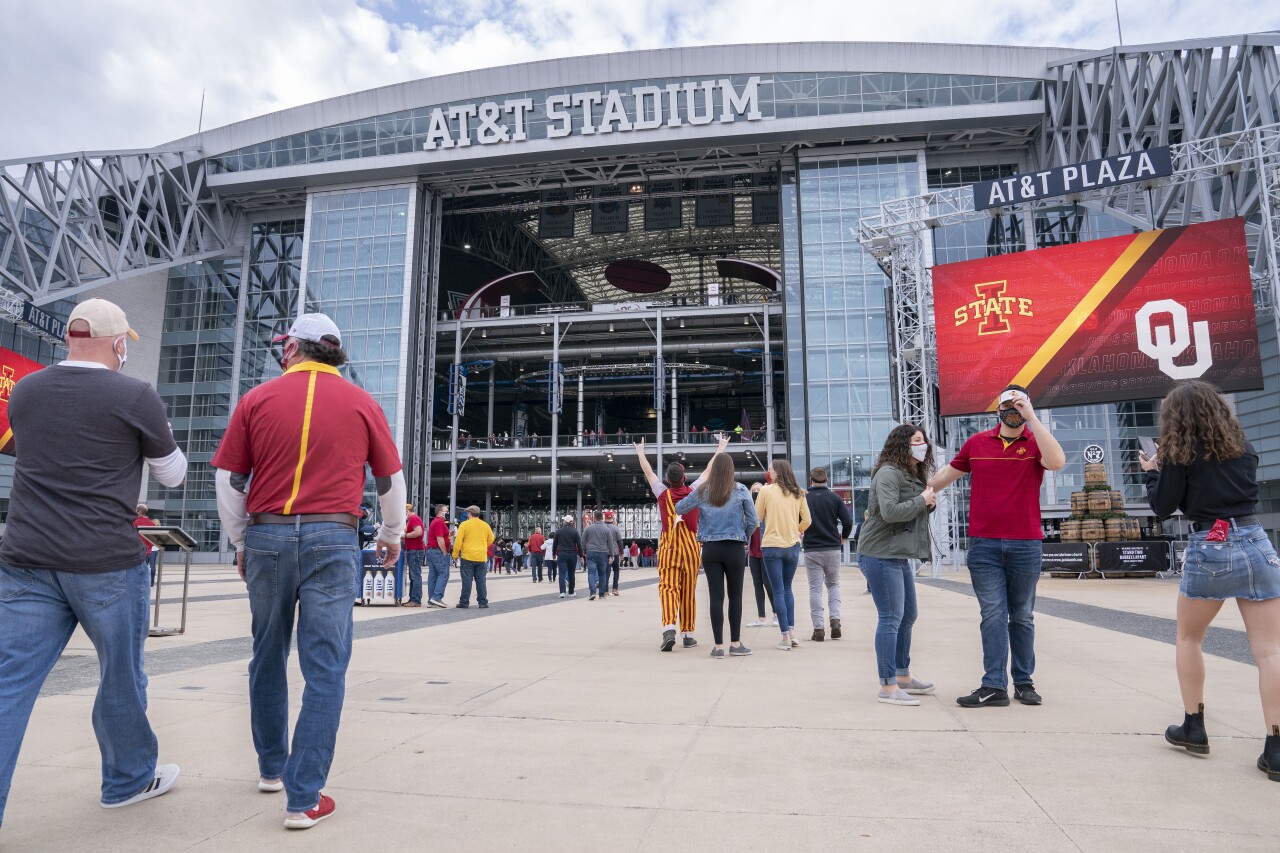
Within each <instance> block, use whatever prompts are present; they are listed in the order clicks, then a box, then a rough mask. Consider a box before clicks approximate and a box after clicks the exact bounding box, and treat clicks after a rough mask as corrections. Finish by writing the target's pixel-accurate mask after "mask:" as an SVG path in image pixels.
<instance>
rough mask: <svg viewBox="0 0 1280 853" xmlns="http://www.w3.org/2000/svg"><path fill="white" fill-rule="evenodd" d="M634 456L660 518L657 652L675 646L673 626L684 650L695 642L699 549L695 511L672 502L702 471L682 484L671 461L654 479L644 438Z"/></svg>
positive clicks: (682, 477) (722, 443)
mask: <svg viewBox="0 0 1280 853" xmlns="http://www.w3.org/2000/svg"><path fill="white" fill-rule="evenodd" d="M726 444H728V441H727V440H724V439H722V440H721V441H720V446H719V447H718V448H717V449H716V452H715V456H712V457H711V459H712V461H713V462H714V461H715V458H716V456H719V455H720V454H721V453H723V452H724V448H725V445H726ZM636 456H637V457H638V458H639V459H640V470H641V471H643V472H644V478H645V482H647V483H648V484H649V489H650V490H651V491H652V492H653V496H654V497H655V498H657V499H658V514H659V516H660V517H661V520H662V535H661V536H660V537H659V538H658V598H659V600H660V601H661V602H662V645H660V646H659V647H658V648H659V651H664V652H669V651H671V650H672V649H673V648H675V645H676V627H677V623H678V624H679V628H680V632H681V633H682V634H684V637H683V640H682V642H681V645H682V646H683V647H684V648H686V649H688V648H692V647H694V646H696V645H698V641H697V640H695V639H694V638H693V628H694V622H695V618H696V616H697V607H696V604H695V601H694V590H695V588H696V587H697V583H698V567H699V565H701V563H702V552H701V549H700V548H699V547H698V539H697V536H698V511H697V510H696V509H695V510H693V511H691V512H689V513H687V514H684V515H682V514H681V513H679V512H677V511H676V502H677V501H679V500H681V499H683V498H684V497H685V496H686V495H688V494H689V493H690V492H691V491H693V490H694V489H695V488H697V487H698V486H700V485H702V481H703V478H705V477H706V474H705V473H704V474H703V476H702V477H699V478H698V479H697V480H695V481H694V482H693V485H692V486H690V485H687V484H686V483H685V470H684V465H682V464H680V463H679V462H672V463H671V464H670V465H668V466H667V471H666V475H667V476H666V480H665V482H664V481H662V480H659V479H658V475H657V474H655V473H654V472H653V467H652V466H651V465H650V464H649V459H648V457H646V456H645V455H644V439H640V441H639V442H637V443H636Z"/></svg>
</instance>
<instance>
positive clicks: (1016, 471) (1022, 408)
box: [929, 385, 1067, 708]
mask: <svg viewBox="0 0 1280 853" xmlns="http://www.w3.org/2000/svg"><path fill="white" fill-rule="evenodd" d="M996 417H997V418H999V419H1000V425H999V426H998V427H996V428H995V429H992V430H988V431H986V432H980V433H978V434H977V435H975V436H973V437H972V438H970V439H969V440H968V441H966V442H965V443H964V446H963V447H961V448H960V452H959V453H958V454H956V457H955V458H954V459H952V460H951V464H949V465H946V466H944V467H943V469H942V470H941V471H939V472H938V473H937V474H934V475H933V478H932V479H931V480H930V481H929V487H930V488H931V489H933V490H934V491H935V492H936V491H941V490H942V489H944V488H946V487H947V486H949V485H951V484H952V483H954V482H955V481H956V480H958V479H960V478H961V477H962V476H964V475H965V474H972V478H971V480H970V483H969V488H970V492H969V558H968V563H969V581H970V582H971V583H972V584H973V593H974V595H975V596H976V597H977V599H978V607H979V609H980V610H981V613H982V662H983V668H984V670H985V673H984V675H983V676H982V684H981V686H980V687H978V689H977V690H975V691H973V692H972V693H970V694H969V695H968V696H961V697H960V698H959V699H957V700H956V702H957V703H958V704H959V705H960V706H961V707H964V708H982V707H984V706H995V707H999V706H1004V705H1008V704H1009V692H1008V686H1009V672H1008V669H1009V666H1010V657H1011V656H1012V668H1013V687H1014V696H1015V698H1017V700H1018V701H1019V702H1021V703H1022V704H1024V705H1039V704H1040V702H1041V698H1040V694H1039V693H1037V692H1036V688H1035V684H1034V683H1033V682H1032V680H1031V676H1032V673H1033V672H1034V671H1035V667H1036V651H1035V624H1034V622H1033V617H1032V610H1033V609H1034V607H1035V603H1036V584H1037V583H1038V582H1039V580H1040V561H1041V540H1042V539H1043V536H1044V534H1043V532H1042V530H1041V526H1040V484H1041V481H1042V480H1043V479H1044V472H1045V471H1046V470H1047V471H1058V470H1060V469H1061V468H1062V467H1063V466H1065V465H1066V464H1067V457H1066V454H1065V453H1063V451H1062V445H1060V444H1058V440H1057V439H1055V438H1054V437H1053V436H1052V435H1050V433H1049V430H1048V428H1047V427H1046V426H1045V425H1044V424H1042V423H1041V422H1040V419H1039V418H1037V417H1036V410H1035V408H1033V407H1032V405H1031V398H1030V397H1029V396H1027V389H1025V388H1023V387H1022V386H1020V385H1010V386H1008V387H1007V388H1005V389H1004V391H1003V392H1001V394H1000V397H999V399H998V401H997V409H996Z"/></svg>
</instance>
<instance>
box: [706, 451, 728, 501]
mask: <svg viewBox="0 0 1280 853" xmlns="http://www.w3.org/2000/svg"><path fill="white" fill-rule="evenodd" d="M735 485H737V484H736V483H735V482H734V480H733V460H732V459H731V458H729V454H727V453H720V454H717V455H716V456H715V457H713V458H712V460H711V466H710V467H709V468H707V479H706V481H705V482H704V483H703V484H702V485H701V486H699V487H698V497H700V498H702V499H703V500H704V501H706V502H707V503H709V504H711V505H712V506H724V505H725V504H727V503H728V502H729V498H730V496H732V495H733V487H734V486H735Z"/></svg>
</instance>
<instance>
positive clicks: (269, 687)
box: [244, 521, 360, 812]
mask: <svg viewBox="0 0 1280 853" xmlns="http://www.w3.org/2000/svg"><path fill="white" fill-rule="evenodd" d="M244 546H245V547H244V553H245V557H244V562H245V578H246V581H247V584H248V587H249V611H250V613H251V614H252V629H253V659H252V660H250V661H249V718H250V724H251V726H252V729H253V745H254V748H255V749H257V751H258V772H259V773H260V774H261V775H262V776H263V778H266V779H279V778H283V779H284V789H285V791H286V793H287V794H288V798H289V803H288V810H289V811H291V812H305V811H307V810H309V809H312V808H315V806H316V805H317V804H318V803H319V802H320V791H321V789H322V788H324V785H325V782H326V781H328V778H329V765H330V764H331V763H332V762H333V748H334V743H335V742H336V741H337V739H338V723H339V722H340V720H341V718H342V702H343V699H344V698H345V696H346V684H347V664H348V663H349V662H350V661H351V633H352V631H351V600H352V599H353V598H354V597H355V595H356V590H355V578H356V568H357V567H358V566H359V565H360V549H359V545H358V544H357V541H356V532H355V531H354V530H352V529H351V528H350V527H347V526H346V525H343V524H338V523H336V522H332V521H314V522H308V523H306V524H299V525H298V526H296V527H295V526H293V525H288V524H251V525H250V526H249V530H248V533H247V535H246V537H245V543H244ZM295 613H296V614H297V622H298V664H299V666H300V667H301V669H302V678H303V680H304V681H305V682H306V686H305V687H304V688H303V691H302V710H301V712H300V713H299V714H298V722H297V723H296V725H295V726H294V730H293V746H292V748H290V745H289V681H288V664H289V641H290V638H291V636H292V634H293V623H294V618H295Z"/></svg>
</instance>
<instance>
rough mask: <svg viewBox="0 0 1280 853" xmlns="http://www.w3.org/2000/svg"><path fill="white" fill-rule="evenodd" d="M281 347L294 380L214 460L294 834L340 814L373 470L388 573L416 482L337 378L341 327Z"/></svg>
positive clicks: (312, 318) (266, 734)
mask: <svg viewBox="0 0 1280 853" xmlns="http://www.w3.org/2000/svg"><path fill="white" fill-rule="evenodd" d="M276 340H277V342H282V343H283V346H284V355H283V358H282V359H281V365H282V366H283V367H284V369H285V372H284V375H283V376H281V377H278V378H276V379H272V380H271V381H270V382H266V383H264V384H262V385H259V386H258V387H257V388H254V389H253V390H251V391H250V392H249V393H247V394H245V395H244V396H243V397H241V398H240V402H239V403H238V404H237V406H236V409H235V411H234V412H233V413H232V415H231V422H230V423H229V424H228V425H227V431H226V434H225V435H224V436H223V438H222V443H221V445H220V446H219V447H218V451H217V453H215V454H214V457H213V462H212V464H213V467H215V468H217V469H218V472H217V479H216V485H217V494H218V515H219V517H220V518H221V520H222V528H223V531H224V533H226V535H227V538H228V539H230V540H231V544H232V545H234V546H235V548H236V565H237V566H238V568H239V570H240V576H241V577H242V578H244V579H245V582H246V583H247V585H248V588H249V609H250V613H251V614H252V631H253V659H252V660H251V661H250V662H249V714H250V721H251V726H252V729H253V745H254V747H255V748H256V749H257V752H258V772H259V773H260V778H259V779H258V790H260V791H279V790H281V789H283V790H285V791H286V793H287V794H288V800H289V801H288V805H287V806H286V813H285V820H284V825H285V827H287V828H289V829H307V828H309V827H312V826H315V825H316V823H318V822H319V821H321V820H324V819H325V818H327V817H329V816H330V815H332V814H333V812H334V803H333V799H332V798H331V797H327V796H325V795H324V794H322V793H321V789H322V788H323V787H324V785H325V782H326V781H327V780H328V776H329V766H330V764H331V763H332V761H333V749H334V744H335V742H336V741H337V737H338V723H339V722H340V720H341V717H342V700H343V697H344V695H345V693H346V676H347V664H348V663H349V662H350V660H351V639H352V626H351V600H352V599H353V598H354V597H355V595H356V589H355V586H356V577H357V575H358V573H359V568H360V562H361V561H360V550H359V544H358V542H357V538H356V536H357V534H356V524H357V519H358V518H359V515H360V500H361V497H362V496H363V494H364V484H365V468H366V466H367V467H368V468H369V469H371V470H372V472H373V477H374V482H375V484H376V486H377V491H378V496H379V497H378V502H379V505H380V506H381V508H382V527H381V529H380V530H379V532H378V551H379V553H380V555H381V556H382V558H383V565H385V566H387V567H388V568H390V567H392V566H394V565H395V563H396V559H397V558H398V557H399V555H400V537H401V534H402V533H403V532H404V525H405V483H404V472H403V471H402V470H401V467H400V455H399V453H397V451H396V447H395V442H394V441H393V439H392V437H391V430H390V428H389V427H388V426H387V418H386V415H385V414H383V411H382V408H381V407H380V406H379V405H378V404H377V402H376V401H375V400H374V399H373V397H371V396H370V395H369V393H368V392H367V391H365V390H363V389H361V388H358V387H357V386H355V385H353V384H351V383H350V382H348V381H347V380H346V379H344V378H343V377H342V375H341V374H340V373H339V372H338V367H339V366H341V365H342V364H344V363H346V360H347V355H346V352H345V351H343V349H342V336H341V334H340V333H339V331H338V327H337V326H336V325H335V324H334V322H333V321H332V320H330V319H329V318H328V317H326V316H325V315H324V314H303V315H302V316H300V317H299V318H298V319H297V320H296V321H295V322H294V324H293V325H292V326H291V327H290V329H289V333H288V334H287V335H283V336H281V338H277V339H276ZM251 475H252V478H251ZM295 614H297V624H298V660H299V663H300V665H301V667H302V674H303V678H304V679H305V680H306V688H305V689H304V690H303V693H302V711H301V713H299V715H298V721H297V724H296V725H295V727H294V733H293V745H292V748H290V744H289V684H288V680H287V678H286V671H287V666H288V660H289V640H290V635H291V634H292V633H293V625H294V619H295Z"/></svg>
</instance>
